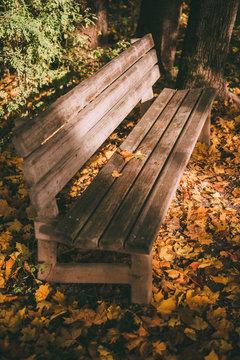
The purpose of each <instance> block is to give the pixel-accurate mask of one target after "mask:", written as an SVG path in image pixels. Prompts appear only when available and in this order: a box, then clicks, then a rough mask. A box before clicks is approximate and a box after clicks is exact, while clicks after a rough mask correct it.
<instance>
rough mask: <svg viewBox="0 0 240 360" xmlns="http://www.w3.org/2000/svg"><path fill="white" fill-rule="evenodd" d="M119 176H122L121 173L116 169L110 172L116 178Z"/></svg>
mask: <svg viewBox="0 0 240 360" xmlns="http://www.w3.org/2000/svg"><path fill="white" fill-rule="evenodd" d="M119 176H122V173H119V172H118V171H117V170H114V171H113V172H112V177H114V178H118V177H119Z"/></svg>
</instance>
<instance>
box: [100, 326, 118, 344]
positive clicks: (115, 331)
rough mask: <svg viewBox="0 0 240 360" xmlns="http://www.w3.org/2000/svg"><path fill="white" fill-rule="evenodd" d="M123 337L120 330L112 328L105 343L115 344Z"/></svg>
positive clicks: (105, 338)
mask: <svg viewBox="0 0 240 360" xmlns="http://www.w3.org/2000/svg"><path fill="white" fill-rule="evenodd" d="M120 336H121V333H120V331H119V330H118V329H115V328H110V329H108V331H107V334H106V336H105V337H104V342H106V343H108V344H114V343H115V342H116V341H117V340H118V339H119V338H120Z"/></svg>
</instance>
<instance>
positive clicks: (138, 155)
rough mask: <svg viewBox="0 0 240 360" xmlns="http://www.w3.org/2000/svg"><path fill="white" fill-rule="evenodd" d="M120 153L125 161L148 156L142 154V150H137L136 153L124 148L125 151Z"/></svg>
mask: <svg viewBox="0 0 240 360" xmlns="http://www.w3.org/2000/svg"><path fill="white" fill-rule="evenodd" d="M119 154H120V155H122V156H123V157H124V159H125V162H128V161H130V160H132V159H140V160H143V159H144V158H145V157H146V155H145V154H142V153H141V151H137V152H136V153H131V152H130V151H127V150H123V151H119Z"/></svg>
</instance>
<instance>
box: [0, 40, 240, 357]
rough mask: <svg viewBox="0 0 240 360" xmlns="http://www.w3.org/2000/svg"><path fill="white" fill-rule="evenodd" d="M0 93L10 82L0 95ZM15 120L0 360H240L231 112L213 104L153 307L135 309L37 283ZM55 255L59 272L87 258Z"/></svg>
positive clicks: (7, 165) (83, 178)
mask: <svg viewBox="0 0 240 360" xmlns="http://www.w3.org/2000/svg"><path fill="white" fill-rule="evenodd" d="M237 46H239V43H238V44H237V45H236V44H234V45H233V47H232V49H234V47H235V48H236V47H237ZM232 51H233V53H234V51H235V50H232ZM227 70H228V79H229V84H230V86H231V87H234V91H235V93H236V94H239V93H240V89H239V88H238V87H237V83H239V78H240V74H239V72H237V67H236V65H235V64H234V63H228V67H227ZM238 71H239V70H238ZM5 82H6V83H7V82H9V79H7V77H6V78H4V79H3V81H2V82H1V84H0V88H3V87H4V84H5ZM12 84H13V87H12V89H11V90H10V91H12V95H13V96H14V81H13V83H12ZM167 85H168V84H166V83H165V84H164V86H167ZM46 99H48V94H47V93H46V92H41V93H40V95H39V97H37V98H35V99H31V100H29V102H28V104H27V108H28V109H29V111H31V109H32V111H33V112H34V111H35V109H36V108H38V105H37V104H39V102H44V101H48V100H46ZM14 117H15V115H14V114H6V115H5V116H3V118H2V120H1V122H0V129H1V134H2V135H1V143H0V147H1V154H0V173H1V179H0V221H1V224H0V231H1V233H0V251H1V253H0V304H1V308H0V359H1V360H9V359H17V360H21V359H26V360H45V359H54V360H56V359H61V360H65V359H73V360H74V359H78V360H88V359H94V360H118V359H119V360H120V359H122V360H128V359H129V360H138V359H144V360H155V359H164V360H182V359H184V360H192V359H195V360H239V359H240V286H239V285H240V221H239V220H240V181H239V173H240V172H239V170H240V169H239V168H240V153H239V148H240V146H239V145H240V139H239V132H240V115H239V109H237V107H236V105H234V104H233V103H232V102H231V101H230V102H225V103H220V102H217V101H216V102H214V106H213V111H212V119H211V121H212V125H211V145H210V146H207V145H203V144H200V143H198V144H197V146H196V148H195V150H194V153H193V155H192V157H191V160H190V162H189V164H188V167H187V169H186V171H185V172H184V175H183V177H182V180H181V183H180V185H179V187H178V190H177V192H176V196H175V197H174V199H173V201H172V204H171V207H170V209H169V211H168V213H167V216H166V220H165V222H164V224H163V225H162V227H161V229H160V231H159V235H158V237H157V239H156V241H155V244H154V249H153V297H152V303H151V305H150V306H139V305H132V304H131V303H130V292H129V287H128V286H118V285H114V286H112V285H71V284H68V285H59V284H49V283H47V282H41V281H39V280H37V271H38V269H37V265H36V264H37V261H36V258H37V256H36V251H37V244H36V241H35V239H34V230H33V219H34V211H33V209H32V207H31V205H30V202H29V197H28V190H27V186H26V185H25V183H24V179H23V174H22V169H21V163H22V159H20V158H19V157H18V156H17V154H16V153H15V151H14V147H13V145H12V142H11V135H12V131H13V129H14V126H13V119H14ZM138 118H139V116H138V109H136V110H135V111H134V112H133V113H132V114H131V115H130V116H129V117H128V119H127V120H126V121H124V123H123V124H122V125H121V126H120V127H119V128H118V129H117V131H115V132H114V133H113V134H112V135H111V136H110V138H109V140H108V141H107V142H106V143H105V144H104V145H103V146H102V147H101V149H100V150H99V151H98V152H97V153H96V154H95V155H94V156H93V157H92V158H91V160H90V161H89V162H88V163H87V164H86V166H85V167H84V168H82V169H81V170H80V171H79V172H78V173H77V175H76V176H75V178H74V179H73V180H72V181H71V182H70V183H69V184H68V185H67V187H66V188H65V189H64V190H63V191H62V193H61V194H60V197H59V199H58V201H59V204H60V207H61V208H63V207H65V208H66V207H68V206H69V205H70V203H71V202H72V201H73V200H74V198H76V197H77V196H79V195H80V194H81V193H82V192H83V191H84V190H85V188H86V187H87V186H88V185H89V184H90V182H91V181H92V179H93V178H94V177H95V176H96V174H97V173H98V172H99V169H100V168H101V167H102V166H103V164H104V163H105V162H106V161H107V160H108V159H109V158H110V156H111V155H112V154H113V152H114V151H115V150H116V148H117V146H118V145H119V143H120V142H121V141H122V140H123V139H124V138H125V137H126V136H127V134H128V132H129V131H130V130H131V128H132V127H133V126H134V125H135V123H136V122H137V121H138ZM59 252H60V255H59V257H60V259H61V260H64V261H86V262H87V261H91V258H92V255H91V253H89V252H84V253H82V252H80V251H79V252H77V253H76V251H74V252H73V251H71V250H69V249H68V248H66V247H63V246H60V249H59ZM94 256H95V258H94V261H106V262H107V261H109V260H112V259H116V260H118V259H119V257H118V256H117V255H116V254H110V253H104V254H102V255H101V254H99V253H97V254H94ZM127 260H128V259H125V257H123V258H122V259H121V261H127Z"/></svg>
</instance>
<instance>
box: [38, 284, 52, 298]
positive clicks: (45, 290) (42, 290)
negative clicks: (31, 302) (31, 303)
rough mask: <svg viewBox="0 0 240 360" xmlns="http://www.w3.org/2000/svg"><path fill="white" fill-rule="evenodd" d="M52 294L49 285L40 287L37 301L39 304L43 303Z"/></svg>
mask: <svg viewBox="0 0 240 360" xmlns="http://www.w3.org/2000/svg"><path fill="white" fill-rule="evenodd" d="M49 292H50V289H49V285H48V284H46V285H40V286H39V288H38V289H37V290H36V291H35V299H36V301H37V302H40V301H43V300H45V299H46V298H47V297H48V294H49Z"/></svg>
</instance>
